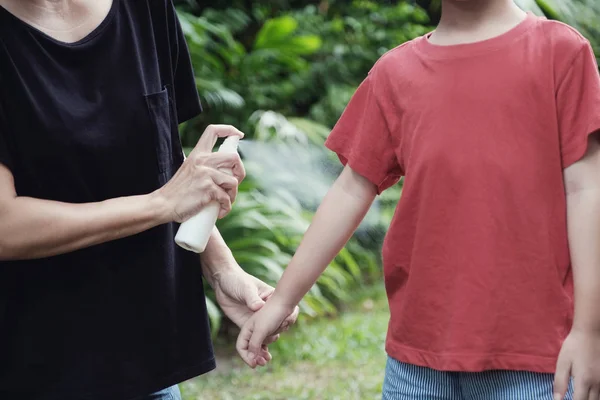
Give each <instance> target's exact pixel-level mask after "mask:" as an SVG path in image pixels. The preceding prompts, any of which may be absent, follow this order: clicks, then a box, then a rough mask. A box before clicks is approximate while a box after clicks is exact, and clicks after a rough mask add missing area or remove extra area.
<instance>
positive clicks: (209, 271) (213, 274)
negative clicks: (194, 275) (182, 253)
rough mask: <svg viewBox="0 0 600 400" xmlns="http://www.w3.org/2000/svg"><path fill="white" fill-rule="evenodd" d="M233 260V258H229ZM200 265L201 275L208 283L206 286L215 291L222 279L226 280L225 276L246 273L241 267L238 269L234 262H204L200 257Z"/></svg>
mask: <svg viewBox="0 0 600 400" xmlns="http://www.w3.org/2000/svg"><path fill="white" fill-rule="evenodd" d="M231 258H232V259H233V256H232V257H231ZM200 265H201V268H202V275H203V276H204V278H205V279H206V280H207V281H208V284H209V285H210V286H211V287H212V288H213V289H216V288H217V287H218V286H219V285H220V282H221V280H222V279H227V276H228V275H230V274H232V273H246V272H245V271H244V270H243V269H242V267H240V266H239V265H238V264H237V262H235V260H234V259H233V261H232V260H222V261H220V262H219V261H216V260H210V261H206V260H204V258H203V257H200Z"/></svg>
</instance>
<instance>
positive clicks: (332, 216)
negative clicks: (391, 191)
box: [272, 167, 377, 309]
mask: <svg viewBox="0 0 600 400" xmlns="http://www.w3.org/2000/svg"><path fill="white" fill-rule="evenodd" d="M376 193H377V192H376V188H375V186H374V185H373V184H372V183H371V182H369V181H368V180H367V179H365V178H363V177H362V176H360V175H358V174H357V173H355V172H354V171H352V170H351V169H350V168H349V167H346V169H345V170H344V171H343V172H342V174H341V175H340V177H339V178H338V179H337V181H336V182H335V184H334V185H333V186H332V188H331V189H330V190H329V192H328V193H327V196H325V199H324V200H323V202H322V203H321V206H320V207H319V209H318V210H317V213H316V214H315V216H314V219H313V221H312V223H311V225H310V227H309V228H308V230H307V232H306V234H305V235H304V238H303V239H302V242H301V243H300V246H299V247H298V250H297V251H296V254H295V255H294V257H293V258H292V261H291V262H290V264H289V266H288V267H287V268H286V270H285V272H284V274H283V276H282V277H281V280H280V281H279V283H278V284H277V287H276V289H275V293H274V295H273V298H272V300H273V301H275V302H278V303H280V304H281V305H283V306H285V307H289V308H290V309H293V307H295V306H296V305H297V304H298V303H299V302H300V300H301V299H302V297H304V295H305V294H306V293H307V292H308V291H309V290H310V288H311V287H312V286H313V285H314V283H315V282H316V281H317V279H318V278H319V276H320V275H321V274H322V273H323V271H324V270H325V268H327V266H328V265H329V263H330V262H331V261H332V260H333V259H334V258H335V256H336V255H337V254H338V253H339V252H340V250H341V249H342V248H343V247H344V245H345V244H346V242H347V241H348V239H349V238H350V237H351V236H352V234H353V232H354V231H355V230H356V228H357V227H358V225H359V224H360V222H361V221H362V219H363V218H364V216H365V214H366V213H367V211H368V210H369V207H370V206H371V204H372V203H373V200H374V199H375V196H376Z"/></svg>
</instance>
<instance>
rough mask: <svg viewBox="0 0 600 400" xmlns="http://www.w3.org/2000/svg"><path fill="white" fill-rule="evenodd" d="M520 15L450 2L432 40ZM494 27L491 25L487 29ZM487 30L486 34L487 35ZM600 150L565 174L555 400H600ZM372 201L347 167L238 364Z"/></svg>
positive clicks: (497, 28)
mask: <svg viewBox="0 0 600 400" xmlns="http://www.w3.org/2000/svg"><path fill="white" fill-rule="evenodd" d="M523 18H525V14H524V13H523V11H521V10H520V9H518V8H517V7H516V6H515V5H514V4H513V3H512V1H509V0H477V1H475V0H464V1H460V0H447V1H444V2H443V16H442V19H441V22H440V25H439V26H438V28H437V29H436V31H435V32H434V33H433V34H432V35H431V37H430V38H429V40H430V41H431V42H432V43H433V44H436V45H442V46H443V45H456V44H464V43H471V42H473V41H480V40H485V39H488V38H491V37H494V36H497V35H498V34H501V33H503V32H506V31H508V30H509V29H511V28H513V27H514V26H516V25H517V24H519V23H520V22H521V21H522V20H523ZM490 22H491V23H490ZM488 27H491V28H488ZM598 171H600V144H599V135H598V134H594V135H591V136H590V140H589V146H588V150H587V153H586V154H585V156H584V157H583V158H582V159H581V160H579V161H578V162H576V163H575V164H573V165H571V166H570V167H568V168H567V169H565V170H564V171H563V173H564V182H565V196H566V201H567V210H566V211H567V220H568V237H569V245H570V251H571V258H572V265H573V275H574V280H575V319H574V324H573V327H572V330H571V331H570V334H569V335H568V337H567V338H566V340H565V341H564V343H563V346H562V349H561V352H560V355H559V357H558V361H557V368H556V374H555V383H554V386H555V388H554V391H555V394H554V395H555V399H563V398H564V396H565V395H566V392H567V389H568V383H569V379H570V378H571V377H573V378H574V389H575V397H574V400H600V363H599V362H598V360H600V311H599V309H598V304H600V245H599V244H600V174H599V173H598ZM375 195H376V188H375V186H374V185H373V184H371V183H370V182H369V181H368V180H367V179H366V178H364V177H362V176H360V175H358V174H357V173H356V172H354V171H352V169H351V168H350V167H348V166H347V167H346V168H345V169H344V171H343V173H342V174H341V175H340V177H339V178H338V179H337V181H336V182H335V184H334V185H333V187H332V188H331V190H330V191H329V193H328V194H327V196H326V197H325V199H324V200H323V203H322V204H321V206H320V207H319V209H318V211H317V213H316V214H315V217H314V219H313V222H312V224H311V225H310V227H309V229H308V231H307V232H306V234H305V236H304V238H303V240H302V242H301V244H300V246H299V248H298V250H297V252H296V254H295V255H294V257H293V259H292V260H291V262H290V265H289V266H288V268H287V269H286V270H285V273H284V274H283V276H282V278H281V280H280V282H279V283H278V284H277V288H276V289H275V293H274V294H273V297H272V299H271V300H270V301H269V302H268V303H267V304H266V305H265V307H263V309H262V310H261V311H260V312H258V313H257V314H256V315H255V316H253V317H252V318H251V319H250V320H249V321H248V322H247V323H246V325H245V326H244V328H243V329H242V332H241V333H240V335H239V337H238V341H237V349H238V352H239V353H240V355H241V357H242V359H243V360H244V361H245V362H246V363H247V364H248V365H249V366H250V367H253V368H254V367H256V365H257V359H258V358H259V356H257V354H258V353H259V352H260V344H261V343H262V342H263V340H264V338H266V337H267V336H268V335H270V334H272V332H274V331H276V329H277V328H278V327H279V326H280V324H281V321H283V320H284V318H285V317H286V316H287V315H288V314H289V312H290V310H292V309H293V307H295V306H296V304H298V302H299V301H300V300H301V299H302V297H303V296H304V295H305V294H306V293H307V292H308V291H309V290H310V288H311V287H312V285H314V283H315V282H316V280H317V278H318V277H319V276H320V275H321V273H322V272H323V271H324V270H325V268H326V267H327V265H328V264H329V263H330V262H331V261H332V260H333V259H334V257H335V256H336V255H337V254H338V253H339V251H340V250H341V249H342V247H343V246H344V244H345V243H346V242H347V240H348V239H349V238H350V236H351V235H352V233H353V232H354V231H355V229H356V228H357V227H358V225H359V223H360V221H361V220H362V219H363V218H364V216H365V214H366V212H367V210H368V208H369V207H370V205H371V204H372V202H373V200H374V198H375Z"/></svg>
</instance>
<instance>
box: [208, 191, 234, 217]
mask: <svg viewBox="0 0 600 400" xmlns="http://www.w3.org/2000/svg"><path fill="white" fill-rule="evenodd" d="M210 196H211V200H214V201H216V202H218V203H219V205H220V208H219V219H220V218H223V217H225V216H226V215H227V214H229V212H230V211H231V199H230V198H229V195H228V194H227V192H225V191H224V190H223V189H221V188H220V187H218V186H217V187H215V188H214V189H213V190H212V192H211V194H210Z"/></svg>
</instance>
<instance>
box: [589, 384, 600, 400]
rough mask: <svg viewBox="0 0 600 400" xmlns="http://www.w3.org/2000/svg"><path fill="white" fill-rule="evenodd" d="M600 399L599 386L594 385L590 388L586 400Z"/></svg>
mask: <svg viewBox="0 0 600 400" xmlns="http://www.w3.org/2000/svg"><path fill="white" fill-rule="evenodd" d="M599 399H600V389H599V387H598V385H594V386H592V387H591V388H590V394H589V396H588V398H587V399H586V400H599Z"/></svg>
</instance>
